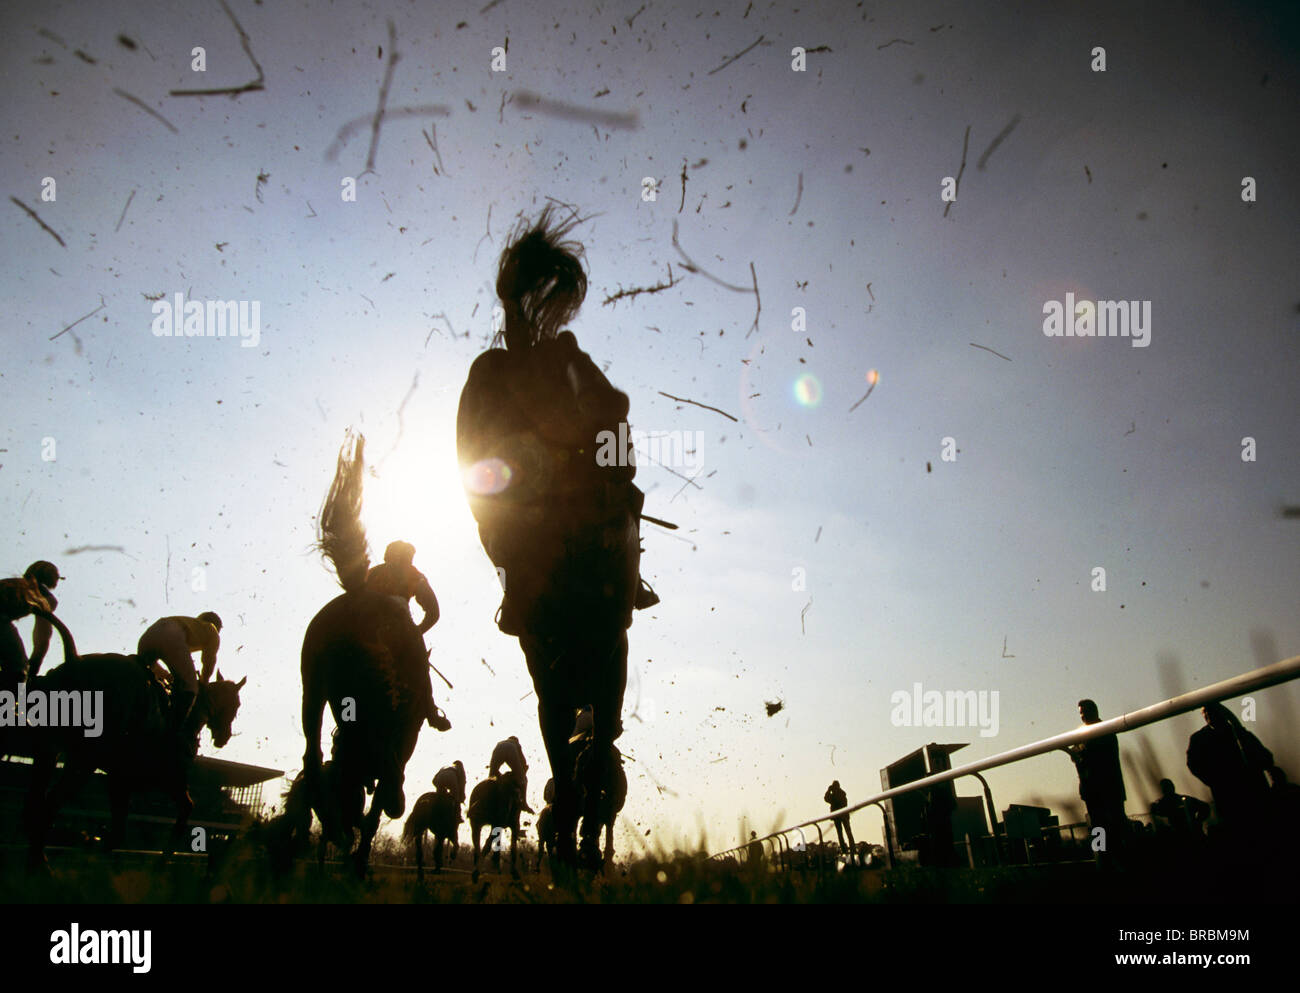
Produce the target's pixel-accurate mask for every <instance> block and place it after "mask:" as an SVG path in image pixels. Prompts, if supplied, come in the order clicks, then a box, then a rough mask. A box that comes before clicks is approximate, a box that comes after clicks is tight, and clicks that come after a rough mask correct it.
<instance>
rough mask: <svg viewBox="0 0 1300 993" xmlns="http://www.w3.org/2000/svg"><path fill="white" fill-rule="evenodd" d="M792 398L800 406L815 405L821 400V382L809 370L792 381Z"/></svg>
mask: <svg viewBox="0 0 1300 993" xmlns="http://www.w3.org/2000/svg"><path fill="white" fill-rule="evenodd" d="M794 399H795V402H796V403H797V404H799V406H800V407H809V408H811V407H816V406H817V405H818V404H819V403H821V402H822V384H821V383H820V382H818V381H817V377H816V376H814V375H813V374H812V373H811V372H805V373H804V374H803V375H802V376H800V377H799V378H798V379H796V380H795V381H794Z"/></svg>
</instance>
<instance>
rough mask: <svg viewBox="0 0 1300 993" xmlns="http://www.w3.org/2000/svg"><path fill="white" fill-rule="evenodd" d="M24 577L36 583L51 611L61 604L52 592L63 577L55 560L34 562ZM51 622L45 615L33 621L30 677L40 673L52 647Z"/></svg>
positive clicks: (28, 675) (32, 677) (29, 663)
mask: <svg viewBox="0 0 1300 993" xmlns="http://www.w3.org/2000/svg"><path fill="white" fill-rule="evenodd" d="M23 577H24V578H25V579H27V580H28V581H29V582H33V583H35V584H36V586H37V588H38V589H39V590H40V592H41V595H42V596H44V598H45V602H46V603H48V604H49V605H50V606H49V610H50V613H51V614H52V613H54V611H55V610H56V609H57V608H58V606H59V601H58V600H57V599H56V598H55V596H54V594H53V593H52V592H50V591H51V590H53V589H54V587H55V586H57V585H58V583H59V580H60V579H62V578H63V577H62V576H60V575H59V570H58V569H57V568H56V567H55V565H54V563H53V562H46V561H45V560H44V559H41V560H39V561H36V562H33V563H32V564H31V565H29V566H28V567H27V571H26V572H25V573H23ZM53 630H54V629H53V628H52V627H51V626H50V622H49V621H47V620H46V619H45V618H44V617H37V618H35V620H34V621H33V623H32V656H31V658H30V659H29V660H28V666H29V670H28V673H27V678H28V679H35V678H36V677H37V676H38V675H40V671H41V662H43V661H44V660H45V652H46V650H47V649H49V647H50V634H51V632H53Z"/></svg>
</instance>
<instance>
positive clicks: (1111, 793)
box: [1068, 700, 1128, 861]
mask: <svg viewBox="0 0 1300 993" xmlns="http://www.w3.org/2000/svg"><path fill="white" fill-rule="evenodd" d="M1079 716H1080V717H1081V718H1083V723H1084V724H1100V723H1101V715H1100V714H1099V713H1098V712H1097V705H1096V704H1095V703H1094V702H1093V701H1091V700H1080V701H1079ZM1068 750H1069V752H1070V758H1072V759H1073V760H1074V766H1075V769H1076V770H1078V773H1079V797H1080V799H1082V800H1083V802H1084V805H1085V806H1086V807H1087V808H1088V826H1089V827H1090V828H1091V829H1092V832H1093V836H1092V838H1091V839H1090V843H1091V844H1092V845H1093V846H1094V848H1095V850H1096V851H1097V854H1098V855H1099V856H1106V857H1104V858H1099V859H1098V861H1111V860H1112V859H1111V857H1112V856H1114V855H1116V854H1117V853H1119V852H1120V851H1122V850H1123V848H1124V842H1125V841H1126V839H1127V836H1128V816H1127V815H1126V814H1125V813H1124V801H1125V799H1126V798H1127V794H1126V793H1125V792H1124V773H1123V771H1122V770H1121V769H1120V764H1119V737H1118V736H1117V735H1113V734H1108V735H1103V736H1102V737H1100V738H1093V739H1092V740H1091V741H1084V742H1080V743H1079V744H1077V745H1071V746H1070V747H1069V749H1068ZM1098 828H1101V829H1102V831H1103V832H1104V833H1103V834H1102V835H1101V836H1100V837H1101V839H1104V840H1099V838H1098V836H1097V835H1096V830H1097V829H1098ZM1103 846H1104V847H1103Z"/></svg>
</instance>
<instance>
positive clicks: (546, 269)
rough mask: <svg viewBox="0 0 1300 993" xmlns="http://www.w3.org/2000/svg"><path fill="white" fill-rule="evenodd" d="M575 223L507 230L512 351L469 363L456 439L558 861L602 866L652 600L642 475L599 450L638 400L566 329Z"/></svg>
mask: <svg viewBox="0 0 1300 993" xmlns="http://www.w3.org/2000/svg"><path fill="white" fill-rule="evenodd" d="M576 223H578V221H577V219H576V218H575V219H571V220H567V221H564V222H562V223H556V222H555V221H554V220H553V218H552V214H551V211H550V208H547V209H545V210H544V211H543V212H542V215H541V217H540V218H539V219H538V220H537V221H535V222H534V223H532V224H531V225H530V224H528V223H527V222H522V223H521V224H520V226H519V227H518V228H517V229H516V231H515V232H514V233H513V234H512V235H511V237H510V240H509V243H508V245H507V246H506V248H505V250H504V251H503V252H502V255H501V260H500V263H499V266H498V270H497V282H496V291H497V296H498V297H499V298H500V299H501V302H502V305H503V308H504V312H505V323H504V326H503V329H502V332H501V336H500V339H501V340H503V341H504V342H505V345H506V348H505V349H504V350H503V349H500V348H491V349H489V350H487V351H485V352H484V353H483V354H481V355H480V356H479V357H478V358H477V359H475V361H474V363H473V365H472V366H471V367H470V370H469V375H468V377H467V379H466V382H465V386H464V389H463V390H462V392H461V398H460V406H459V409H458V412H457V419H456V447H457V457H458V460H459V462H460V465H461V466H462V469H463V470H464V474H463V479H464V483H465V487H466V492H467V498H468V501H469V505H470V510H471V512H472V513H473V515H474V518H475V520H476V521H477V522H478V525H479V538H480V540H481V541H482V544H483V548H484V550H485V551H486V552H487V554H488V557H489V558H490V559H491V560H492V563H493V565H494V566H496V567H497V569H498V571H499V573H501V575H502V578H503V581H504V585H505V597H504V601H503V603H502V605H501V611H500V620H499V622H498V627H499V628H500V629H501V630H502V632H503V633H505V634H508V635H513V636H517V637H518V638H519V643H520V647H521V649H522V650H523V653H524V657H525V660H526V661H527V665H528V672H529V674H530V675H531V676H532V679H533V688H534V690H535V692H536V694H537V701H538V704H537V713H538V723H539V725H540V728H541V732H542V738H543V741H544V743H545V745H546V753H547V758H548V759H549V760H550V765H551V772H552V775H553V776H554V778H555V782H556V797H555V804H554V807H555V812H554V816H555V820H556V828H557V836H558V855H559V862H560V863H562V864H568V865H572V864H575V863H577V862H578V860H579V857H581V860H582V862H583V863H584V864H586V865H587V866H589V867H591V868H599V866H600V865H601V864H602V862H601V856H600V851H599V821H600V812H599V810H598V809H597V805H598V803H599V796H600V790H599V788H598V784H600V783H602V782H603V781H604V778H605V768H604V767H605V765H606V763H607V761H608V758H609V754H610V753H609V751H608V749H609V748H610V747H611V746H612V745H613V743H614V740H615V739H616V738H617V737H618V736H619V735H620V734H621V733H622V709H623V695H624V692H625V689H626V684H627V653H628V642H627V628H628V627H629V626H630V625H631V623H632V612H633V609H634V608H635V607H638V606H647V605H649V604H650V602H651V600H650V598H649V597H645V598H643V597H641V596H640V590H639V588H638V576H639V569H640V541H639V538H640V519H641V508H642V505H643V503H644V499H645V495H644V494H643V493H642V492H641V491H640V490H639V489H638V488H637V487H636V486H635V485H633V484H632V478H633V476H634V475H635V472H636V467H635V464H634V462H631V461H630V460H624V459H621V458H620V459H616V460H612V461H609V460H602V459H600V458H598V453H597V452H596V444H597V443H598V439H600V438H602V437H603V438H613V437H616V436H622V435H625V434H626V430H625V422H626V419H627V414H628V398H627V396H626V395H625V394H624V393H622V392H620V391H619V390H617V389H615V388H614V387H613V386H612V385H611V384H610V382H609V381H608V380H607V379H606V378H605V376H604V374H603V373H602V372H601V371H600V368H599V367H598V366H597V365H596V364H595V363H594V362H593V361H592V359H591V357H590V356H589V355H587V353H585V352H583V351H582V350H581V349H580V348H579V347H578V344H577V340H576V338H574V336H573V334H572V333H570V332H568V331H564V332H561V331H560V328H561V327H562V326H563V325H564V323H565V322H567V321H568V320H569V319H571V318H572V317H573V316H574V315H576V314H577V312H578V310H579V308H580V307H581V305H582V302H583V299H584V298H585V296H586V291H587V278H586V273H585V272H584V271H583V268H582V265H581V260H580V256H581V253H582V247H581V245H578V244H576V243H574V242H569V241H565V240H564V238H565V237H566V236H567V234H568V233H569V231H570V230H571V229H572V227H573V226H574V225H575V224H576ZM604 450H605V449H604V448H603V447H602V449H601V451H604ZM588 706H590V707H591V708H592V712H593V722H594V726H593V732H592V733H593V736H594V739H595V741H596V742H597V745H598V747H597V748H596V749H595V751H594V752H593V756H592V761H591V762H590V763H589V764H588V765H587V766H586V767H585V770H584V772H585V775H586V776H587V777H589V782H588V784H587V785H588V787H590V788H587V789H586V790H585V794H586V798H585V800H584V799H582V798H580V796H579V789H578V784H575V782H574V779H573V774H572V766H571V764H570V762H569V735H570V733H571V730H572V728H573V714H574V712H575V710H577V709H580V708H583V707H588ZM580 816H581V817H582V819H583V823H582V845H581V850H580V851H579V850H578V849H577V847H576V846H575V842H574V835H575V833H576V827H577V824H578V819H579V817H580Z"/></svg>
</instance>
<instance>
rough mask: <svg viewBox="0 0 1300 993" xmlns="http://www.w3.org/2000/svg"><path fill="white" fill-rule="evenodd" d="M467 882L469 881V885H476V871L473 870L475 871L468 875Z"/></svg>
mask: <svg viewBox="0 0 1300 993" xmlns="http://www.w3.org/2000/svg"><path fill="white" fill-rule="evenodd" d="M469 881H470V882H471V883H477V882H478V870H477V869H475V870H474V871H473V872H472V873H471V874H470V877H469Z"/></svg>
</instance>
